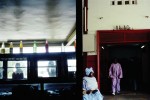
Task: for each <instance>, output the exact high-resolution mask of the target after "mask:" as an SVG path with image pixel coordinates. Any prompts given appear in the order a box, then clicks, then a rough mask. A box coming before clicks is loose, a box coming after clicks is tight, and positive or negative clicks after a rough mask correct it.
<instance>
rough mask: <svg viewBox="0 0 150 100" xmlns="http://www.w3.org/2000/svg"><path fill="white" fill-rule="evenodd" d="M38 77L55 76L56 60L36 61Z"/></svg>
mask: <svg viewBox="0 0 150 100" xmlns="http://www.w3.org/2000/svg"><path fill="white" fill-rule="evenodd" d="M37 65H38V77H57V62H56V60H44V61H43V60H42V61H38V62H37Z"/></svg>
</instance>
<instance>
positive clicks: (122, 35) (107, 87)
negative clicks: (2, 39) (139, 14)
mask: <svg viewBox="0 0 150 100" xmlns="http://www.w3.org/2000/svg"><path fill="white" fill-rule="evenodd" d="M149 41H150V30H128V31H127V30H124V31H123V30H117V31H97V62H98V63H97V65H98V66H97V67H98V68H97V69H99V71H98V72H99V74H97V75H99V76H97V77H99V79H98V82H99V85H100V89H101V91H102V92H110V91H111V79H109V77H108V71H109V67H110V64H111V63H112V59H113V58H114V57H117V58H118V59H119V62H120V63H121V65H122V69H123V76H124V78H123V79H122V80H121V90H123V91H145V92H148V91H149V89H150V86H149V85H148V84H150V79H149V78H148V76H149V75H150V74H149V72H150V68H149V66H150V62H149V60H150V53H149V51H150V43H149Z"/></svg>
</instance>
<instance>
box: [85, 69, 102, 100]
mask: <svg viewBox="0 0 150 100" xmlns="http://www.w3.org/2000/svg"><path fill="white" fill-rule="evenodd" d="M85 74H86V75H85V76H84V77H83V100H103V95H102V94H101V93H100V91H99V89H98V83H97V80H96V78H95V77H94V71H93V69H92V67H90V68H86V69H85Z"/></svg>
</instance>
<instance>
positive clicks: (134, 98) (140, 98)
mask: <svg viewBox="0 0 150 100" xmlns="http://www.w3.org/2000/svg"><path fill="white" fill-rule="evenodd" d="M103 96H104V99H103V100H150V94H147V93H140V92H138V93H135V92H127V91H126V92H122V93H121V94H118V95H115V96H113V95H111V94H103Z"/></svg>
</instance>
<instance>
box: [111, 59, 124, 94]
mask: <svg viewBox="0 0 150 100" xmlns="http://www.w3.org/2000/svg"><path fill="white" fill-rule="evenodd" d="M109 77H110V78H111V79H112V86H111V87H112V94H113V95H115V94H116V93H118V94H119V93H120V80H121V78H123V72H122V67H121V64H120V63H118V59H117V58H115V59H114V62H113V63H112V64H111V66H110V68H109Z"/></svg>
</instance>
